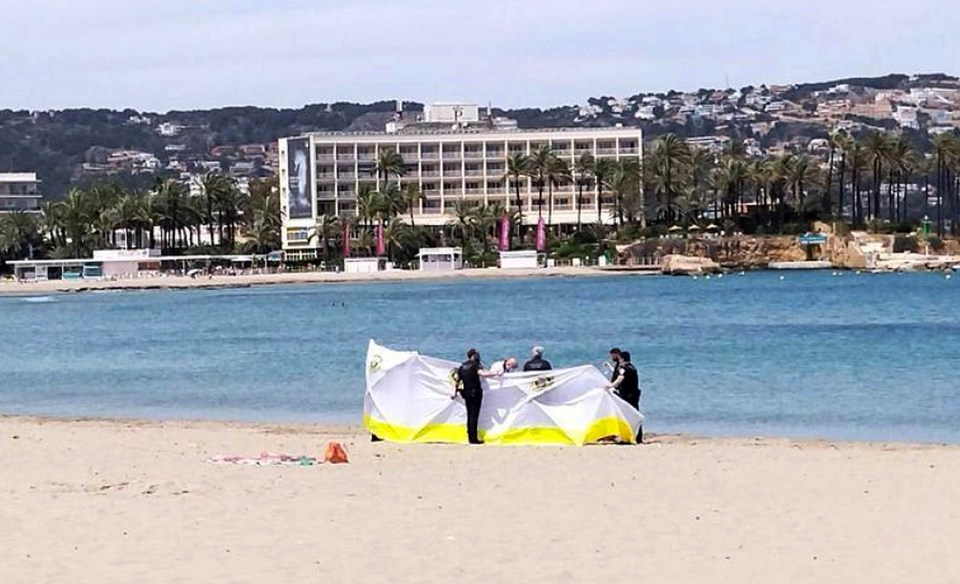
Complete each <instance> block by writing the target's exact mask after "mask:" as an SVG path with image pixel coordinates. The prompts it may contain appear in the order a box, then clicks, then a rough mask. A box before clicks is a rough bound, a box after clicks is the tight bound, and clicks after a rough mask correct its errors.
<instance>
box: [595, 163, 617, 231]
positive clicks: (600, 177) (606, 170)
mask: <svg viewBox="0 0 960 584" xmlns="http://www.w3.org/2000/svg"><path fill="white" fill-rule="evenodd" d="M615 169H616V163H615V162H614V161H613V160H611V159H609V158H597V159H596V160H594V162H593V169H592V171H593V177H594V179H595V180H596V181H597V223H603V188H604V187H605V186H606V185H607V181H609V180H610V179H611V178H612V177H613V173H614V170H615Z"/></svg>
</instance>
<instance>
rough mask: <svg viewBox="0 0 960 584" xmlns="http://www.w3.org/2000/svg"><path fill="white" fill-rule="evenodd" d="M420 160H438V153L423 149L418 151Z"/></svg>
mask: <svg viewBox="0 0 960 584" xmlns="http://www.w3.org/2000/svg"><path fill="white" fill-rule="evenodd" d="M420 160H440V153H439V152H437V151H435V150H434V151H427V150H424V151H423V152H421V153H420Z"/></svg>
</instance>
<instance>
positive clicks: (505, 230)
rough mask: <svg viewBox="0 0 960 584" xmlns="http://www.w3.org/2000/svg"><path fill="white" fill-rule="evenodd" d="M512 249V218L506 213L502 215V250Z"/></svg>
mask: <svg viewBox="0 0 960 584" xmlns="http://www.w3.org/2000/svg"><path fill="white" fill-rule="evenodd" d="M509 250H510V218H509V217H507V214H506V213H504V214H503V215H500V251H509Z"/></svg>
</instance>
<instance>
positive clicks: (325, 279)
mask: <svg viewBox="0 0 960 584" xmlns="http://www.w3.org/2000/svg"><path fill="white" fill-rule="evenodd" d="M641 274H659V272H656V271H653V272H651V271H649V270H645V271H640V270H632V269H617V268H594V267H579V268H574V267H556V268H542V269H523V270H500V269H496V268H486V269H483V268H474V269H467V270H456V271H450V272H420V271H417V270H389V271H384V272H377V273H373V274H344V273H334V272H288V273H283V274H258V275H245V276H213V277H211V278H205V277H201V278H188V277H186V276H164V277H150V278H132V279H128V280H104V281H99V282H98V281H92V280H49V281H44V282H14V281H10V280H2V281H0V294H13V295H25V296H26V295H36V294H50V293H57V292H83V291H89V290H148V289H186V288H228V287H247V286H265V285H271V284H273V285H276V284H311V283H314V284H316V283H337V282H340V283H344V282H407V281H422V280H451V279H465V278H536V277H548V276H555V277H577V276H581V277H582V276H604V275H608V276H609V275H641Z"/></svg>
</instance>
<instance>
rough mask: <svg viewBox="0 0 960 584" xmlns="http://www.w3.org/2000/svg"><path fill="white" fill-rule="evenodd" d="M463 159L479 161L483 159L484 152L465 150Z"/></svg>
mask: <svg viewBox="0 0 960 584" xmlns="http://www.w3.org/2000/svg"><path fill="white" fill-rule="evenodd" d="M463 157H464V158H466V159H468V160H477V159H480V158H483V150H465V151H464V153H463Z"/></svg>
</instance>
